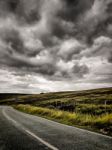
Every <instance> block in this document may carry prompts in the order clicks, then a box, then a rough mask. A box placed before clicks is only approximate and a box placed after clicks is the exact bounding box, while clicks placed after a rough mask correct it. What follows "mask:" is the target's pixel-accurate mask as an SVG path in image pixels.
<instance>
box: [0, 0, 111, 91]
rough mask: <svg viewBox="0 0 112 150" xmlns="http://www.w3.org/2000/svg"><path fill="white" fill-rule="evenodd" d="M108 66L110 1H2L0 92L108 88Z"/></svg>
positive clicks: (0, 20) (0, 9)
mask: <svg viewBox="0 0 112 150" xmlns="http://www.w3.org/2000/svg"><path fill="white" fill-rule="evenodd" d="M111 70H112V0H85V1H82V0H71V1H70V0H38V1H37V0H0V78H1V80H0V83H1V85H2V86H1V88H0V92H12V91H13V88H14V89H15V92H26V93H27V92H31V93H36V92H41V91H58V90H80V89H85V88H86V89H88V88H96V87H110V86H112V78H111V77H110V76H111V74H112V71H111ZM33 80H35V82H34V81H33ZM44 85H45V86H44ZM24 89H25V90H24Z"/></svg>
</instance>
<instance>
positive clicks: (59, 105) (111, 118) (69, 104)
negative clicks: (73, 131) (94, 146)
mask: <svg viewBox="0 0 112 150" xmlns="http://www.w3.org/2000/svg"><path fill="white" fill-rule="evenodd" d="M0 103H1V104H9V105H14V107H15V108H16V109H18V110H21V111H24V112H27V113H30V114H34V115H39V116H43V117H45V118H48V119H52V120H55V121H58V122H61V123H64V124H68V125H72V126H78V127H82V128H86V129H90V130H93V131H97V132H101V133H103V134H107V135H112V88H106V89H96V90H87V91H78V92H74V91H71V92H57V93H41V94H33V95H16V96H15V95H13V96H11V97H8V99H7V98H5V99H2V100H1V101H0Z"/></svg>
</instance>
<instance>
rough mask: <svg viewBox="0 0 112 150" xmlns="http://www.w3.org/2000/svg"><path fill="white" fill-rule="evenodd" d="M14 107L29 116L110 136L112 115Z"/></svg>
mask: <svg viewBox="0 0 112 150" xmlns="http://www.w3.org/2000/svg"><path fill="white" fill-rule="evenodd" d="M14 107H15V108H16V109H18V110H21V111H23V112H27V113H29V114H34V115H39V116H43V117H45V118H49V119H53V120H56V121H58V122H61V123H65V124H68V125H73V126H75V125H76V126H83V127H87V128H89V129H95V130H97V131H99V132H102V133H105V134H110V135H111V130H112V113H110V114H103V115H99V116H95V115H91V114H81V113H70V112H66V111H60V110H56V109H48V108H42V107H35V106H31V105H22V104H20V105H16V106H14Z"/></svg>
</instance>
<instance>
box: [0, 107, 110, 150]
mask: <svg viewBox="0 0 112 150" xmlns="http://www.w3.org/2000/svg"><path fill="white" fill-rule="evenodd" d="M47 149H48V150H112V137H108V136H104V135H101V134H97V133H93V132H90V131H86V130H82V129H78V128H75V127H70V126H67V125H63V124H60V123H56V122H53V121H50V120H47V119H44V118H41V117H37V116H32V115H29V114H25V113H22V112H19V111H17V110H15V109H13V108H12V107H8V106H0V150H47Z"/></svg>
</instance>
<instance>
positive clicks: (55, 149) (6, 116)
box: [2, 109, 59, 150]
mask: <svg viewBox="0 0 112 150" xmlns="http://www.w3.org/2000/svg"><path fill="white" fill-rule="evenodd" d="M2 113H3V115H4V117H5V118H7V120H9V121H11V122H13V124H14V125H15V126H16V127H18V126H19V127H21V129H22V130H24V131H25V132H26V133H27V134H29V135H30V136H32V137H33V138H35V139H36V140H38V141H39V142H41V143H42V144H44V145H46V146H47V147H48V148H50V149H52V150H59V149H58V148H56V147H54V146H53V145H51V144H49V143H48V142H46V141H44V140H43V139H42V138H40V137H38V136H37V135H35V134H34V133H33V132H31V131H29V130H28V129H27V128H25V127H23V126H22V125H21V124H20V123H18V122H17V121H15V120H14V119H12V118H11V117H10V116H9V115H7V113H6V111H5V110H4V109H2Z"/></svg>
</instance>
